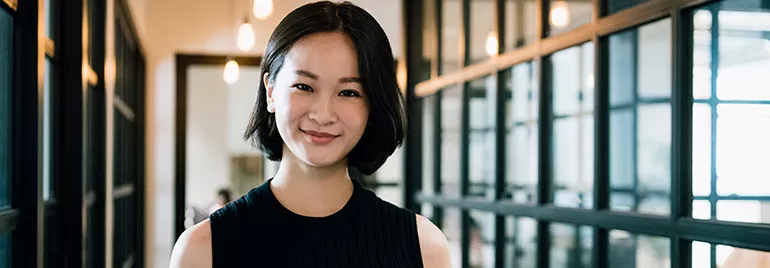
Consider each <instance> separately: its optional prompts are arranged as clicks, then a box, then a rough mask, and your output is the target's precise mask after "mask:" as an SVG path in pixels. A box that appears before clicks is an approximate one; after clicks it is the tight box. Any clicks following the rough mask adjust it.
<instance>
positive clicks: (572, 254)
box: [550, 223, 593, 268]
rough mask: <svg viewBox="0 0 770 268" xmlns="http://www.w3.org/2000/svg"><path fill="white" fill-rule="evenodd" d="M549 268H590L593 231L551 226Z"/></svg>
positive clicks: (558, 225) (570, 226) (566, 225)
mask: <svg viewBox="0 0 770 268" xmlns="http://www.w3.org/2000/svg"><path fill="white" fill-rule="evenodd" d="M550 233H551V251H550V253H551V256H550V263H551V265H550V267H551V268H562V267H564V268H567V267H569V268H580V267H586V268H587V267H592V266H591V264H592V260H591V259H592V258H591V251H592V247H593V229H592V228H590V227H586V226H579V227H576V226H574V225H568V224H560V223H554V224H551V228H550Z"/></svg>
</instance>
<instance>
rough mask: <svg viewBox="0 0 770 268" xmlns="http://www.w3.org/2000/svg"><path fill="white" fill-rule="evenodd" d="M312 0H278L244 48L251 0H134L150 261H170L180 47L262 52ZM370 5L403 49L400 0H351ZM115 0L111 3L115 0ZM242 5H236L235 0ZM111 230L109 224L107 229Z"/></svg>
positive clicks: (196, 50) (396, 46)
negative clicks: (143, 75) (241, 38)
mask: <svg viewBox="0 0 770 268" xmlns="http://www.w3.org/2000/svg"><path fill="white" fill-rule="evenodd" d="M308 2H312V1H308V0H274V2H273V3H274V12H273V15H272V16H271V17H270V18H268V19H267V20H266V21H256V20H253V23H254V26H255V28H256V44H257V45H256V46H255V48H254V49H253V50H252V52H251V53H240V52H238V50H237V49H236V46H235V33H236V29H237V26H238V24H239V23H240V22H241V21H242V20H243V16H244V15H245V14H247V13H248V11H249V10H250V6H248V4H249V3H250V1H245V0H238V1H234V0H233V1H205V0H152V1H150V0H129V5H130V8H131V10H132V13H133V14H134V20H135V23H136V25H137V29H138V31H139V36H140V39H141V41H142V46H143V47H144V48H145V54H146V57H147V61H146V62H147V72H148V73H147V96H146V105H147V126H146V127H147V133H146V135H147V139H146V142H147V144H146V151H147V156H146V163H145V164H146V198H147V200H146V202H147V203H146V207H145V209H146V213H147V214H146V222H145V224H146V229H145V230H146V236H147V239H146V244H145V256H146V263H145V264H146V266H147V267H168V264H169V262H168V261H169V257H170V254H171V249H172V247H173V242H174V241H172V236H173V235H172V234H173V232H174V228H173V226H174V216H173V215H174V211H173V206H174V203H173V202H174V195H173V193H174V183H173V181H174V168H173V165H174V122H175V118H174V109H175V108H174V107H175V101H174V100H175V95H174V94H175V88H174V81H175V77H174V66H175V65H174V55H175V53H180V52H184V53H202V54H231V53H232V54H248V55H260V54H261V51H263V50H264V47H265V45H266V43H267V39H268V38H269V36H270V33H271V31H272V29H273V28H274V27H275V25H277V24H278V22H279V21H280V19H281V18H283V16H285V15H286V14H288V12H290V11H291V10H293V9H294V8H296V7H298V6H300V5H302V4H304V3H308ZM352 2H354V3H356V4H359V5H360V6H361V7H363V8H364V9H366V10H368V11H369V12H370V13H372V15H373V16H374V17H375V18H376V19H377V20H378V21H379V22H380V24H381V25H382V27H383V28H384V29H385V32H386V33H387V34H388V37H389V38H390V43H391V47H392V48H393V51H394V54H395V56H396V57H398V56H399V55H400V54H401V46H402V44H401V40H400V37H401V30H402V29H401V15H400V14H401V1H396V0H392V1H382V0H356V1H352ZM112 3H113V2H112V1H110V4H108V5H112ZM236 3H237V4H238V5H240V6H235V4H236ZM108 232H109V229H108Z"/></svg>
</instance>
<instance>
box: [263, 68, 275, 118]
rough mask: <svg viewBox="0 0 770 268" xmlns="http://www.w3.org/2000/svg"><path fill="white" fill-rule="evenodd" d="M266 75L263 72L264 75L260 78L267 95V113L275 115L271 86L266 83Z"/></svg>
mask: <svg viewBox="0 0 770 268" xmlns="http://www.w3.org/2000/svg"><path fill="white" fill-rule="evenodd" d="M268 74H269V73H267V72H265V74H264V75H263V76H262V83H263V84H265V89H266V90H265V94H266V95H267V96H266V97H267V98H266V99H267V111H268V112H270V113H275V105H274V103H275V101H274V100H273V85H272V84H270V83H268V79H267V77H268Z"/></svg>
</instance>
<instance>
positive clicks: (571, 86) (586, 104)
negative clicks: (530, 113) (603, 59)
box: [551, 43, 594, 116]
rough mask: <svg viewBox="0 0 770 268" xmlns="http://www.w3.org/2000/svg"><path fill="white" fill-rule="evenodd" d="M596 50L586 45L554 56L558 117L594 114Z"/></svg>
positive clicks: (588, 44)
mask: <svg viewBox="0 0 770 268" xmlns="http://www.w3.org/2000/svg"><path fill="white" fill-rule="evenodd" d="M593 50H594V46H593V43H585V44H583V45H581V46H576V47H571V48H568V49H565V50H562V51H559V52H556V53H554V54H553V56H551V68H552V80H551V82H552V87H553V89H552V90H553V113H554V115H556V116H561V115H574V114H577V113H585V112H591V111H593V102H594V98H593V94H594V93H593V91H594V75H593V68H594V66H593V65H594V56H593V55H594V51H593Z"/></svg>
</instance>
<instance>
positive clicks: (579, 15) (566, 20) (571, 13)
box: [548, 0, 594, 35]
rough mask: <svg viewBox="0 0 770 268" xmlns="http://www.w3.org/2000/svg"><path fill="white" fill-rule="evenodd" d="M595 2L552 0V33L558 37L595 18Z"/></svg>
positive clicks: (550, 18)
mask: <svg viewBox="0 0 770 268" xmlns="http://www.w3.org/2000/svg"><path fill="white" fill-rule="evenodd" d="M593 9H594V7H593V2H591V1H581V0H551V11H550V12H549V20H548V21H549V23H550V29H551V30H550V33H549V34H548V35H556V34H559V33H563V32H568V31H569V30H572V29H575V28H577V27H580V26H583V25H585V24H587V23H589V22H591V19H592V18H593Z"/></svg>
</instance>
